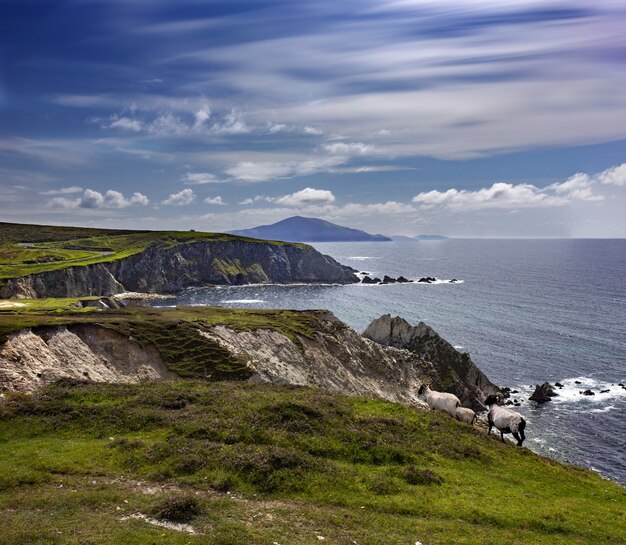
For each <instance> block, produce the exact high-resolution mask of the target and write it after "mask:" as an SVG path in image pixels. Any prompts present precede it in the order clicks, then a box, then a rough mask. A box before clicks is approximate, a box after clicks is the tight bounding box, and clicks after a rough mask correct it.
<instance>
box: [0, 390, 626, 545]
mask: <svg viewBox="0 0 626 545" xmlns="http://www.w3.org/2000/svg"><path fill="white" fill-rule="evenodd" d="M625 513H626V490H624V489H623V488H621V487H619V486H618V485H615V484H613V483H611V482H609V481H605V480H603V479H601V478H599V477H598V476H596V475H595V474H593V473H591V472H589V471H587V470H583V469H580V468H576V467H568V466H564V465H561V464H559V463H557V462H554V461H551V460H548V459H545V458H541V457H539V456H537V455H535V454H533V453H532V452H530V451H529V450H527V449H519V448H516V447H514V446H512V445H509V444H506V445H504V444H501V443H500V442H499V439H497V438H496V437H495V436H492V437H487V436H486V435H485V434H484V432H481V431H479V430H478V429H476V428H472V427H470V426H468V425H465V424H461V423H458V422H456V421H454V420H452V419H450V418H449V417H448V416H447V415H444V414H435V413H429V412H422V411H415V410H413V409H410V408H407V407H404V406H401V405H398V404H394V403H389V402H384V401H379V400H374V399H366V398H354V397H344V396H337V395H331V394H328V393H325V392H322V391H319V390H314V389H307V388H299V387H288V386H275V385H274V386H272V385H251V384H247V383H240V382H217V383H206V382H199V381H189V380H188V381H177V382H152V383H144V384H141V385H105V384H99V385H95V384H81V383H71V382H61V383H58V384H55V385H52V386H50V387H49V388H48V389H46V390H43V391H41V392H39V393H38V394H36V395H34V396H14V397H9V398H7V399H5V400H4V401H3V402H0V518H1V519H2V520H3V525H2V532H0V543H1V544H6V545H9V544H10V545H14V544H18V543H19V544H20V545H27V544H35V543H37V544H43V543H45V544H108V543H110V544H120V543H124V544H146V543H148V544H152V543H158V544H160V543H162V544H180V545H183V544H200V543H212V544H243V543H246V544H247V543H250V544H263V545H272V544H275V543H280V544H283V545H285V544H313V543H320V542H325V543H337V544H342V545H343V544H346V545H349V544H354V543H357V544H358V545H373V544H385V545H387V544H407V545H413V544H414V543H415V542H417V541H419V542H421V543H423V544H424V545H441V544H455V545H464V544H467V545H476V544H477V543H480V544H481V545H490V544H494V545H495V544H503V543H511V544H522V543H523V544H540V543H541V544H548V543H549V544H551V545H558V544H563V545H565V544H567V545H571V544H590V545H592V544H593V545H601V544H623V543H625V542H626V520H625ZM144 516H145V517H147V518H148V520H146V519H145V518H142V517H144ZM163 523H179V524H188V525H189V527H184V526H181V527H173V528H166V527H163V526H159V525H157V524H163ZM189 531H193V532H195V533H189ZM322 538H324V539H322Z"/></svg>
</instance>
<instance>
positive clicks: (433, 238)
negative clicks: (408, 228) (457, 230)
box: [415, 235, 450, 240]
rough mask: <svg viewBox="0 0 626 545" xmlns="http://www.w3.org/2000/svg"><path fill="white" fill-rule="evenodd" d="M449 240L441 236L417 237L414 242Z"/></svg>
mask: <svg viewBox="0 0 626 545" xmlns="http://www.w3.org/2000/svg"><path fill="white" fill-rule="evenodd" d="M449 238H450V237H444V236H443V235H417V236H416V237H415V240H448V239H449Z"/></svg>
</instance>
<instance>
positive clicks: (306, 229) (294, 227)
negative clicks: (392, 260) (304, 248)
mask: <svg viewBox="0 0 626 545" xmlns="http://www.w3.org/2000/svg"><path fill="white" fill-rule="evenodd" d="M230 234H232V235H239V236H242V237H252V238H263V239H269V240H284V241H285V242H389V241H391V239H390V238H389V237H386V236H384V235H370V234H369V233H366V232H365V231H361V230H360V229H351V228H350V227H343V226H341V225H336V224H334V223H330V222H329V221H324V220H320V219H317V218H305V217H302V216H293V217H291V218H287V219H284V220H282V221H279V222H277V223H273V224H272V225H260V226H259V227H253V228H252V229H240V230H238V231H231V232H230Z"/></svg>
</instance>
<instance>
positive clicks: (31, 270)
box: [0, 223, 305, 280]
mask: <svg viewBox="0 0 626 545" xmlns="http://www.w3.org/2000/svg"><path fill="white" fill-rule="evenodd" d="M230 240H241V241H244V242H259V241H258V240H256V239H251V238H245V237H237V236H234V235H227V234H223V233H197V232H194V231H123V230H110V229H87V228H80V227H53V226H41V225H22V224H13V223H0V280H2V279H8V278H17V277H21V276H27V275H29V274H36V273H41V272H48V271H55V270H58V269H64V268H67V267H72V266H84V265H91V264H94V263H104V262H109V261H115V260H117V259H121V258H124V257H128V256H131V255H134V254H137V253H140V252H143V251H144V250H146V249H147V248H148V247H149V246H151V245H153V244H160V245H161V246H163V247H164V248H171V247H172V246H176V245H177V244H189V243H194V242H224V241H230ZM263 242H266V243H268V244H289V243H284V242H278V241H263ZM293 245H295V246H305V245H302V244H293Z"/></svg>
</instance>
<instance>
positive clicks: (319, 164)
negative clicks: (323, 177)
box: [225, 157, 345, 183]
mask: <svg viewBox="0 0 626 545" xmlns="http://www.w3.org/2000/svg"><path fill="white" fill-rule="evenodd" d="M344 162H345V158H343V157H315V158H313V159H305V160H297V161H288V162H280V161H241V162H239V163H237V164H236V165H233V166H231V167H229V168H227V169H226V171H225V172H226V173H227V174H228V175H229V176H232V177H233V178H234V179H236V180H238V181H240V182H250V183H255V182H265V181H267V180H274V179H280V178H293V177H294V176H308V175H310V174H315V173H317V172H328V171H331V170H332V169H333V168H334V167H336V166H338V165H340V164H342V163H344Z"/></svg>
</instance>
